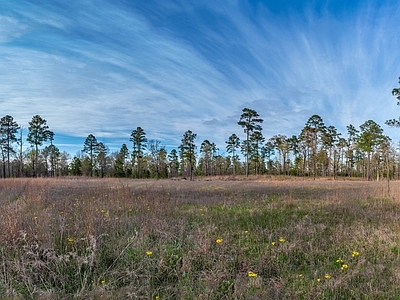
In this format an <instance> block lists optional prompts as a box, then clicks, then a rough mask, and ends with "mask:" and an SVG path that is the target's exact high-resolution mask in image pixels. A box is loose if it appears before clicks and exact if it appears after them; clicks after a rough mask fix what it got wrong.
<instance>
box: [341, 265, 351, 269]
mask: <svg viewBox="0 0 400 300" xmlns="http://www.w3.org/2000/svg"><path fill="white" fill-rule="evenodd" d="M348 267H349V265H348V264H343V265H342V267H341V268H340V269H342V270H346V269H347V268H348Z"/></svg>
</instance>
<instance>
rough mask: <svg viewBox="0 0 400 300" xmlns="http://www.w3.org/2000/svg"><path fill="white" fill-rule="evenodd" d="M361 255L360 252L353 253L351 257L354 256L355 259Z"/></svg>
mask: <svg viewBox="0 0 400 300" xmlns="http://www.w3.org/2000/svg"><path fill="white" fill-rule="evenodd" d="M359 255H360V252H358V251H353V253H352V254H351V256H353V257H357V256H359Z"/></svg>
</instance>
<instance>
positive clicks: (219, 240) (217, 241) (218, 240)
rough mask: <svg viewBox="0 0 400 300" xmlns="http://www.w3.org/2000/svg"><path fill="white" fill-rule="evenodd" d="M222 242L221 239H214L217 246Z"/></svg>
mask: <svg viewBox="0 0 400 300" xmlns="http://www.w3.org/2000/svg"><path fill="white" fill-rule="evenodd" d="M223 241H224V240H223V239H216V240H215V242H216V243H217V244H221V243H222V242H223Z"/></svg>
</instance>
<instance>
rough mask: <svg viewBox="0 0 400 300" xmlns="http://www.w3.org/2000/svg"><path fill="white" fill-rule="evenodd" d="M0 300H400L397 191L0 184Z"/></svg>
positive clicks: (279, 184) (299, 184)
mask: <svg viewBox="0 0 400 300" xmlns="http://www.w3.org/2000/svg"><path fill="white" fill-rule="evenodd" d="M0 201H1V202H0V204H1V208H2V209H1V211H0V229H1V230H0V250H1V253H0V255H1V259H0V298H1V299H400V182H392V183H391V193H390V195H389V194H388V192H387V186H386V184H385V183H378V182H362V181H332V180H324V181H323V180H316V181H313V180H301V179H298V180H287V179H286V180H284V178H281V179H279V180H278V179H276V178H275V179H271V178H269V179H266V178H262V177H259V178H253V179H252V180H244V179H243V180H226V179H224V178H219V179H218V178H214V180H209V181H194V182H188V181H172V180H159V181H151V180H117V179H102V180H96V179H71V178H68V179H7V180H1V181H0Z"/></svg>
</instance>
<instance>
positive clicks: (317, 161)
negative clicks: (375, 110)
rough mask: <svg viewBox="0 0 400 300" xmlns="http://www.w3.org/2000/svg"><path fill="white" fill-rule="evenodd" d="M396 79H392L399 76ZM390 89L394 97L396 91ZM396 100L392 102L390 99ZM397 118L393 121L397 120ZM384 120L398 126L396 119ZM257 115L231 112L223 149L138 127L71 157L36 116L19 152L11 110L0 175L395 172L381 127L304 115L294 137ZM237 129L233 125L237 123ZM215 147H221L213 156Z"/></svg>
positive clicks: (2, 130)
mask: <svg viewBox="0 0 400 300" xmlns="http://www.w3.org/2000/svg"><path fill="white" fill-rule="evenodd" d="M399 83H400V78H399ZM392 95H393V96H395V97H396V98H397V100H398V101H400V89H399V88H394V89H393V90H392ZM398 104H399V102H398ZM399 120H400V119H399ZM399 120H398V119H392V120H388V121H386V124H387V125H389V126H394V127H399V124H400V121H399ZM262 123H263V119H262V118H261V117H260V115H259V113H258V112H257V111H256V110H254V109H251V108H244V109H243V110H242V114H241V116H240V117H239V118H238V123H237V124H238V130H240V131H241V130H244V133H245V139H243V140H241V139H240V138H239V137H238V135H237V134H236V133H233V134H231V135H230V136H229V137H227V139H226V141H225V143H226V145H225V149H218V148H217V146H216V144H215V143H214V142H213V141H211V140H208V139H206V140H204V141H197V140H196V137H197V135H196V133H194V132H192V131H191V130H187V131H186V132H185V133H184V134H183V136H182V139H181V144H180V145H179V147H178V149H172V150H170V151H169V152H168V151H167V150H166V147H165V146H164V145H163V144H162V142H161V141H159V140H154V139H149V138H148V137H147V136H146V133H145V131H144V129H143V128H141V127H137V128H136V129H134V130H133V131H132V133H131V134H130V138H129V141H130V143H129V145H131V146H128V145H127V144H123V145H122V146H121V148H120V150H119V151H117V152H110V151H109V149H108V147H107V145H105V144H104V143H103V142H101V141H98V140H97V138H96V137H95V136H94V135H93V134H89V135H88V136H87V138H86V139H85V141H84V143H83V145H82V151H81V153H78V154H77V155H75V156H74V157H72V156H71V155H70V154H69V153H67V152H65V151H64V152H61V151H60V150H59V149H58V148H57V146H56V145H54V144H53V141H54V133H53V132H52V131H51V130H50V129H49V126H48V125H47V121H46V120H45V119H44V118H42V117H41V116H39V115H35V116H33V117H32V120H31V121H30V122H29V127H28V131H29V132H28V134H27V138H26V140H27V142H28V143H29V144H30V147H29V148H28V149H25V150H23V142H24V141H23V130H22V129H21V127H20V126H19V125H18V123H17V122H16V121H15V120H14V118H13V117H12V116H9V115H6V116H4V117H2V118H1V119H0V150H1V172H0V176H1V177H3V178H5V177H55V176H96V177H127V178H157V179H159V178H182V179H190V180H193V178H194V177H195V176H226V175H246V176H249V175H291V176H310V177H314V178H315V177H333V178H337V177H338V176H341V177H342V176H347V177H360V178H364V179H366V180H373V179H376V180H380V179H381V178H387V179H390V178H394V179H398V178H399V177H400V153H399V152H398V151H397V150H398V149H397V148H396V144H395V143H394V142H393V141H392V139H391V138H390V137H388V136H386V135H385V134H384V132H383V128H382V127H381V126H380V125H379V124H377V123H376V122H375V121H373V120H367V121H365V122H364V123H363V124H361V125H360V126H359V127H358V128H357V127H355V126H354V125H352V124H349V125H348V126H347V132H346V133H345V134H342V133H340V132H338V130H337V129H336V127H335V126H332V125H326V124H325V123H324V121H323V119H322V117H321V116H319V115H313V116H311V117H310V118H309V119H308V120H307V121H306V123H305V125H304V127H303V128H302V129H301V130H299V134H298V135H293V136H286V135H283V134H276V135H274V136H272V137H270V138H266V137H264V136H263V134H262ZM240 127H241V129H240ZM220 153H226V155H225V154H220Z"/></svg>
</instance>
